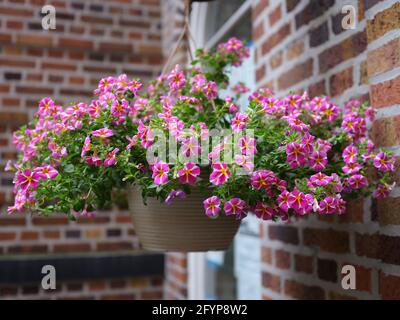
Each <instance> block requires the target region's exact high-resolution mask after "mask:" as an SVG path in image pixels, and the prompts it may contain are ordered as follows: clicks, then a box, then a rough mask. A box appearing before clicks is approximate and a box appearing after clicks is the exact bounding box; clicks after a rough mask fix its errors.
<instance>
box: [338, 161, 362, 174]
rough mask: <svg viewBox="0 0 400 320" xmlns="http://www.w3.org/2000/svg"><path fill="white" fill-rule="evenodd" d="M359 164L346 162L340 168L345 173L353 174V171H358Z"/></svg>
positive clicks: (359, 168)
mask: <svg viewBox="0 0 400 320" xmlns="http://www.w3.org/2000/svg"><path fill="white" fill-rule="evenodd" d="M361 168H362V167H361V165H360V164H358V163H349V164H346V165H345V166H344V167H343V168H342V170H343V172H344V173H345V174H355V173H359V172H360V170H361Z"/></svg>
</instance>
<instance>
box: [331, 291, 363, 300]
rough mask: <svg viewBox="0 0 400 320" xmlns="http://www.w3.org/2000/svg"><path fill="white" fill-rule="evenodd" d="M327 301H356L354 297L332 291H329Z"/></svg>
mask: <svg viewBox="0 0 400 320" xmlns="http://www.w3.org/2000/svg"><path fill="white" fill-rule="evenodd" d="M328 297H329V300H357V298H356V297H352V296H348V295H345V294H341V293H338V292H334V291H329V293H328Z"/></svg>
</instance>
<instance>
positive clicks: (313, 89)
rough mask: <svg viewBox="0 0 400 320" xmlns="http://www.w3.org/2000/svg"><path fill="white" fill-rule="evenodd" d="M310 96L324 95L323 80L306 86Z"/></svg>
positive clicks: (324, 86) (324, 85)
mask: <svg viewBox="0 0 400 320" xmlns="http://www.w3.org/2000/svg"><path fill="white" fill-rule="evenodd" d="M308 94H309V95H310V97H316V96H322V95H326V84H325V80H321V81H318V82H316V83H314V84H312V85H310V86H309V87H308Z"/></svg>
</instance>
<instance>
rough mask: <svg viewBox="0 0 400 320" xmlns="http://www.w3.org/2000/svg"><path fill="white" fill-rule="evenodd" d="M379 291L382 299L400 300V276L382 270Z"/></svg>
mask: <svg viewBox="0 0 400 320" xmlns="http://www.w3.org/2000/svg"><path fill="white" fill-rule="evenodd" d="M379 293H380V294H381V297H382V299H391V300H400V277H398V276H394V275H389V274H385V273H383V272H380V273H379Z"/></svg>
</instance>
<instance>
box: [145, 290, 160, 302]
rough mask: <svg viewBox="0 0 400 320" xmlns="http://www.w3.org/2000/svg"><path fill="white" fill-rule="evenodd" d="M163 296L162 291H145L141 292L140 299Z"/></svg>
mask: <svg viewBox="0 0 400 320" xmlns="http://www.w3.org/2000/svg"><path fill="white" fill-rule="evenodd" d="M162 297H163V293H162V292H161V291H148V292H147V291H145V292H142V293H141V294H140V299H144V300H160V299H162Z"/></svg>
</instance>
